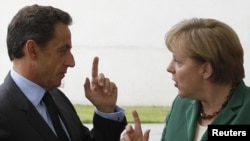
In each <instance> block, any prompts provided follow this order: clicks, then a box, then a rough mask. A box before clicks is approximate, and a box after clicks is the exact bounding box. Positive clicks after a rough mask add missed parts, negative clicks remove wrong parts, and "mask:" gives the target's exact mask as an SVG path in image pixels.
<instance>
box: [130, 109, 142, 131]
mask: <svg viewBox="0 0 250 141" xmlns="http://www.w3.org/2000/svg"><path fill="white" fill-rule="evenodd" d="M132 114H133V118H134V122H135V129H139V130H141V121H140V118H139V115H138V113H137V111H136V110H134V111H132Z"/></svg>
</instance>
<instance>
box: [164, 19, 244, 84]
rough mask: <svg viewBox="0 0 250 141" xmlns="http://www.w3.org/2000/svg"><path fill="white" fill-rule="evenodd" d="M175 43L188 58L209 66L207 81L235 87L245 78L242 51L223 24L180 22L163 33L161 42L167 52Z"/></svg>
mask: <svg viewBox="0 0 250 141" xmlns="http://www.w3.org/2000/svg"><path fill="white" fill-rule="evenodd" d="M176 42H182V43H184V45H185V46H184V47H185V50H186V51H187V53H188V55H189V56H190V57H191V58H193V59H195V60H197V61H199V62H209V63H210V64H211V66H212V68H213V74H212V77H211V81H213V82H215V83H219V84H235V83H238V82H239V81H240V80H242V79H243V78H244V77H245V72H244V66H243V48H242V46H241V43H240V40H239V38H238V36H237V34H236V33H235V31H234V30H233V29H232V28H231V27H230V26H228V25H227V24H225V23H223V22H220V21H218V20H215V19H202V18H200V19H199V18H192V19H187V20H183V21H181V22H180V23H178V24H176V25H175V26H173V27H172V28H171V29H170V30H169V31H168V32H167V34H166V38H165V43H166V46H167V48H168V49H169V50H170V51H173V48H174V47H175V46H174V43H176Z"/></svg>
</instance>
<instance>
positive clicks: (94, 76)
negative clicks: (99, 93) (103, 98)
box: [92, 57, 99, 81]
mask: <svg viewBox="0 0 250 141" xmlns="http://www.w3.org/2000/svg"><path fill="white" fill-rule="evenodd" d="M98 62H99V58H98V57H95V58H94V60H93V64H92V79H93V80H94V81H95V80H97V77H98Z"/></svg>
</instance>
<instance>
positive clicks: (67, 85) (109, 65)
mask: <svg viewBox="0 0 250 141" xmlns="http://www.w3.org/2000/svg"><path fill="white" fill-rule="evenodd" d="M35 3H37V4H41V5H51V6H54V7H57V8H60V9H62V10H65V11H67V12H69V13H70V14H71V15H72V17H73V21H74V23H73V25H72V26H71V27H70V28H71V31H72V43H73V46H74V47H73V50H72V51H73V54H74V55H75V60H76V66H75V68H73V69H69V71H68V73H67V75H66V77H65V79H64V80H63V87H61V89H62V90H63V91H64V92H65V93H66V95H67V96H68V97H69V98H70V100H71V101H72V102H73V103H81V104H90V103H89V102H88V100H87V99H86V98H85V96H84V90H83V83H84V80H85V77H89V76H91V72H90V70H91V64H92V59H93V57H94V56H99V57H100V65H99V70H100V72H103V73H105V74H106V75H107V76H108V77H109V78H110V79H111V80H113V81H114V82H116V84H117V85H118V87H119V97H118V104H119V105H162V106H166V105H167V106H169V105H171V102H172V100H173V98H174V97H175V96H176V95H177V90H176V88H175V87H174V86H173V81H172V80H171V75H170V74H169V73H167V72H166V67H167V65H168V63H169V61H170V59H171V54H170V53H169V52H168V51H167V49H166V47H165V45H164V35H165V33H166V32H167V30H168V29H169V28H170V27H171V26H173V25H174V24H176V23H177V22H179V21H180V20H182V19H185V18H190V17H203V18H216V19H218V20H221V21H224V22H226V23H228V24H229V25H230V26H232V27H233V28H234V29H235V31H236V32H237V33H238V35H239V37H240V39H241V42H242V45H243V48H244V50H245V68H246V78H245V82H246V83H247V85H250V76H249V75H250V61H249V59H248V58H249V55H250V48H249V45H250V40H249V39H250V1H249V0H81V1H80V0H71V1H69V0H22V1H20V0H8V1H1V2H0V82H2V81H3V80H4V77H5V75H6V73H7V72H8V71H9V69H10V67H11V66H12V64H11V62H10V61H9V59H8V56H7V50H6V48H7V47H6V43H5V40H6V32H7V26H8V23H9V21H10V20H11V19H12V17H13V16H14V15H15V14H16V12H17V11H18V10H19V9H20V8H22V7H23V6H26V5H31V4H35Z"/></svg>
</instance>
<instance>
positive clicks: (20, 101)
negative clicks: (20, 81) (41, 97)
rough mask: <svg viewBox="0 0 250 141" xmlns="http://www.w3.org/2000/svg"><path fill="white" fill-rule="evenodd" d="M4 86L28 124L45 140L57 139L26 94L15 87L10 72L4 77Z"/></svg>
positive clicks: (54, 140)
mask: <svg viewBox="0 0 250 141" xmlns="http://www.w3.org/2000/svg"><path fill="white" fill-rule="evenodd" d="M4 85H5V88H6V89H7V91H8V93H9V94H10V95H11V97H12V99H13V100H14V101H15V104H16V105H17V106H18V108H19V109H20V111H21V112H22V113H23V114H24V117H26V119H27V121H28V122H29V123H30V125H31V126H32V127H33V128H34V130H36V131H37V132H38V133H39V134H40V135H41V136H42V137H43V138H44V139H45V140H53V141H57V138H56V136H55V134H54V133H53V131H52V130H51V129H50V127H49V126H48V125H47V123H46V122H45V121H44V119H43V118H42V116H41V115H40V114H39V113H38V111H37V110H36V109H35V107H34V106H33V105H32V103H31V102H30V101H29V100H28V99H27V98H26V96H25V95H24V94H23V93H22V92H21V90H20V89H19V88H18V87H17V85H16V84H15V82H14V81H13V80H12V78H11V77H10V74H8V75H7V77H6V78H5V83H4Z"/></svg>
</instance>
